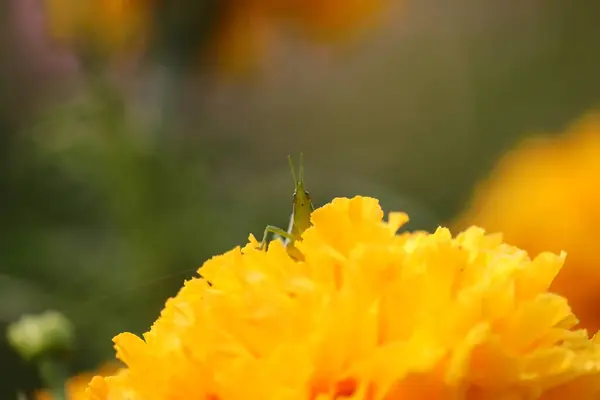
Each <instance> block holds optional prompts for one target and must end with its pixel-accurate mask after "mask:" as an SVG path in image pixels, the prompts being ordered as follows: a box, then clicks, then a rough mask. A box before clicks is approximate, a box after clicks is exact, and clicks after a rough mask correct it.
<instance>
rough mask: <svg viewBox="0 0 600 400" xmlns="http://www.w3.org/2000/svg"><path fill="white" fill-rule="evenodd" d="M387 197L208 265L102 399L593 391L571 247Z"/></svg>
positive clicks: (125, 351) (131, 354)
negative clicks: (524, 242) (430, 222)
mask: <svg viewBox="0 0 600 400" xmlns="http://www.w3.org/2000/svg"><path fill="white" fill-rule="evenodd" d="M407 220H408V217H407V216H406V215H405V214H403V213H391V214H390V215H389V218H388V221H383V211H382V210H381V208H380V206H379V204H378V202H377V200H375V199H373V198H368V197H360V196H358V197H355V198H353V199H347V198H337V199H334V200H333V201H332V202H331V203H329V204H327V205H325V206H324V207H322V208H320V209H317V210H315V211H314V213H313V215H312V221H313V223H314V226H313V227H311V228H309V229H308V230H306V231H305V232H304V234H303V236H302V241H301V242H300V243H298V244H297V247H298V249H299V250H300V251H301V252H302V253H303V255H304V256H305V260H304V261H296V260H295V259H293V258H291V257H290V256H289V255H288V253H287V252H286V250H285V248H284V246H283V244H282V243H281V242H279V241H275V242H272V243H271V246H270V247H269V249H268V251H267V252H264V251H261V250H259V249H257V246H258V242H257V241H256V239H255V238H254V237H253V236H251V237H250V243H249V244H248V245H247V246H245V247H244V248H243V249H240V248H235V249H233V250H231V251H229V252H227V253H225V254H223V255H220V256H218V257H215V258H213V259H211V260H209V261H208V262H206V263H205V265H204V266H203V267H202V269H201V271H202V275H203V276H204V277H205V278H206V279H207V280H209V281H210V282H212V284H213V285H212V286H211V285H209V284H207V281H205V280H203V279H200V278H195V279H192V280H190V281H188V282H186V283H185V285H184V287H183V288H182V289H181V291H180V292H179V293H178V294H177V296H176V297H174V298H172V299H170V300H168V302H167V304H166V306H165V308H164V310H163V311H162V313H161V315H160V317H159V319H158V320H157V321H156V322H155V324H154V325H153V326H152V328H151V330H150V331H149V332H148V333H146V334H144V336H143V338H140V337H137V336H135V335H133V334H130V333H124V334H121V335H119V336H117V337H116V338H115V339H114V340H115V343H116V349H117V356H118V358H119V359H121V360H123V361H124V362H125V363H126V364H127V366H128V368H127V369H123V370H121V372H120V373H119V374H118V375H117V376H114V377H107V378H102V377H96V378H94V379H93V380H92V382H91V383H90V387H89V388H88V390H87V392H86V394H87V397H86V398H87V399H89V400H109V399H110V400H126V399H143V400H166V399H220V400H238V399H239V400H255V399H256V400H280V399H289V400H308V399H313V400H329V399H340V398H347V399H356V400H358V399H389V400H392V399H432V400H434V399H459V398H460V399H498V400H499V399H509V398H510V399H546V400H550V399H556V400H559V399H560V400H564V399H567V398H574V399H578V400H583V399H595V398H598V397H597V396H598V395H599V394H600V343H599V340H598V339H597V338H595V339H593V340H590V339H589V338H588V335H587V332H586V331H585V330H574V329H572V327H573V325H574V324H576V322H577V319H576V317H575V316H574V315H573V314H572V312H571V309H570V308H569V305H568V304H567V300H566V299H564V298H563V297H561V296H559V295H556V294H553V293H549V292H548V286H549V285H550V283H551V282H552V280H553V278H554V276H555V275H556V273H557V272H558V271H559V270H560V268H561V266H562V262H563V258H564V256H562V255H561V256H558V255H554V254H550V253H544V254H541V255H540V256H538V257H536V258H535V259H533V260H532V259H530V258H529V257H528V256H527V253H526V252H524V251H522V250H519V249H518V248H515V247H512V246H509V245H507V244H504V243H503V242H502V239H501V237H499V236H498V235H485V234H484V232H483V231H482V230H481V229H478V228H475V227H473V228H469V229H467V230H466V231H464V232H463V233H460V234H459V235H458V236H456V237H452V235H451V234H450V232H449V231H448V230H447V229H444V228H439V229H438V230H437V231H436V232H435V233H433V234H428V233H421V232H417V233H404V234H397V233H396V232H397V230H398V229H399V228H400V227H401V226H402V225H403V224H404V223H406V221H407Z"/></svg>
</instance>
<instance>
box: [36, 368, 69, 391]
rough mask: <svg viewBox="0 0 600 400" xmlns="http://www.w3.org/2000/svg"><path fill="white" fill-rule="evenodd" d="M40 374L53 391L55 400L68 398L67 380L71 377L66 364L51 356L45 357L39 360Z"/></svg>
mask: <svg viewBox="0 0 600 400" xmlns="http://www.w3.org/2000/svg"><path fill="white" fill-rule="evenodd" d="M38 368H39V371H40V376H41V378H42V380H43V381H44V384H45V386H46V387H47V388H48V389H49V390H50V391H51V392H52V395H53V397H54V399H55V400H67V394H66V392H65V382H66V381H67V379H69V372H68V371H67V368H66V366H65V365H64V364H63V363H61V362H58V361H56V360H53V359H51V358H44V359H41V360H40V361H39V362H38Z"/></svg>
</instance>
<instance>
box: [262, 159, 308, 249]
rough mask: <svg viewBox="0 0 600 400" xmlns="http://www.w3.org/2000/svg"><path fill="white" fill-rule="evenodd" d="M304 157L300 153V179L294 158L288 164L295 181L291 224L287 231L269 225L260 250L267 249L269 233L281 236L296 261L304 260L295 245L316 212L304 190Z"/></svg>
mask: <svg viewBox="0 0 600 400" xmlns="http://www.w3.org/2000/svg"><path fill="white" fill-rule="evenodd" d="M303 161H304V156H303V154H302V153H300V165H299V167H298V177H296V171H295V169H294V164H293V162H292V158H291V157H290V156H288V162H289V164H290V170H291V171H292V178H293V179H294V186H295V190H294V198H293V201H292V215H291V216H290V223H289V225H288V229H287V231H284V230H283V229H281V228H278V227H276V226H273V225H267V227H266V228H265V232H264V234H263V238H262V240H261V242H260V248H261V249H264V250H266V249H267V238H268V236H269V233H272V234H274V235H277V236H280V237H281V238H283V239H284V241H283V243H284V246H285V248H286V249H287V251H288V254H289V255H290V256H291V257H292V258H295V259H302V258H303V256H302V254H301V253H300V252H299V251H298V249H296V247H295V246H294V243H295V242H296V241H299V240H301V236H302V233H303V232H304V231H305V230H307V229H308V228H309V227H310V226H311V225H312V223H311V222H310V215H311V214H312V212H313V210H314V206H313V204H312V201H311V198H310V194H309V193H308V191H307V190H306V189H305V188H304V165H303Z"/></svg>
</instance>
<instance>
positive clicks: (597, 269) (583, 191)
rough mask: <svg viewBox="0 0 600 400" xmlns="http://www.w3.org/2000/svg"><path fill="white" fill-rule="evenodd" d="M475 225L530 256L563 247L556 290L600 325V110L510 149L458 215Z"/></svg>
mask: <svg viewBox="0 0 600 400" xmlns="http://www.w3.org/2000/svg"><path fill="white" fill-rule="evenodd" d="M471 224H477V225H479V226H482V227H483V228H485V229H486V230H488V231H498V232H502V233H503V235H504V237H505V239H506V240H507V241H510V242H511V243H514V244H515V245H517V246H519V247H521V248H523V249H525V250H527V251H528V252H529V253H530V254H537V253H539V252H541V251H544V250H550V251H554V252H558V251H562V250H564V251H566V252H567V253H568V254H569V257H568V258H567V261H566V264H565V267H564V268H563V269H562V270H561V272H560V274H559V275H558V276H557V278H556V280H555V281H554V284H553V285H552V287H551V289H552V290H554V291H556V292H558V293H560V294H561V295H564V296H565V297H567V298H568V299H569V303H570V304H571V306H572V307H573V310H574V312H575V314H576V315H577V316H578V317H579V319H581V322H582V326H583V327H585V328H588V329H589V330H590V331H594V332H595V331H597V330H598V329H600V251H599V250H598V247H597V240H598V239H597V236H596V235H597V232H598V227H599V226H600V112H592V113H590V114H588V115H585V116H584V117H583V118H582V119H580V120H578V121H576V122H575V123H574V124H573V125H572V126H571V127H570V128H569V129H568V130H567V132H566V133H565V134H563V135H561V136H555V137H548V138H541V137H536V138H531V139H529V140H527V141H525V142H524V143H523V144H522V145H521V146H519V147H518V148H516V149H515V150H514V151H512V152H509V153H508V154H507V155H506V156H505V157H504V158H503V159H502V160H501V161H500V163H499V165H498V166H497V167H496V168H495V170H494V171H493V172H492V174H491V176H490V177H489V179H488V180H487V181H486V182H484V183H483V184H482V185H481V186H480V187H479V188H478V190H477V192H476V193H475V195H474V198H473V201H472V205H471V207H470V209H468V210H467V211H466V212H465V213H464V215H462V216H461V217H460V218H459V219H458V221H457V226H458V227H459V228H462V227H465V226H468V225H471Z"/></svg>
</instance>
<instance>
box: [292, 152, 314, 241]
mask: <svg viewBox="0 0 600 400" xmlns="http://www.w3.org/2000/svg"><path fill="white" fill-rule="evenodd" d="M288 161H289V163H290V169H291V171H292V177H293V178H294V186H295V190H294V200H293V202H292V205H293V211H292V220H293V227H292V234H293V235H295V236H300V235H301V234H302V232H304V231H305V230H306V229H308V228H309V227H310V226H311V223H310V214H311V213H312V212H313V210H314V207H313V204H312V200H311V197H310V194H309V193H308V191H307V190H306V189H305V187H304V166H303V155H302V153H301V154H300V165H299V167H298V176H297V177H296V171H295V169H294V164H293V162H292V158H291V157H290V156H288Z"/></svg>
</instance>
